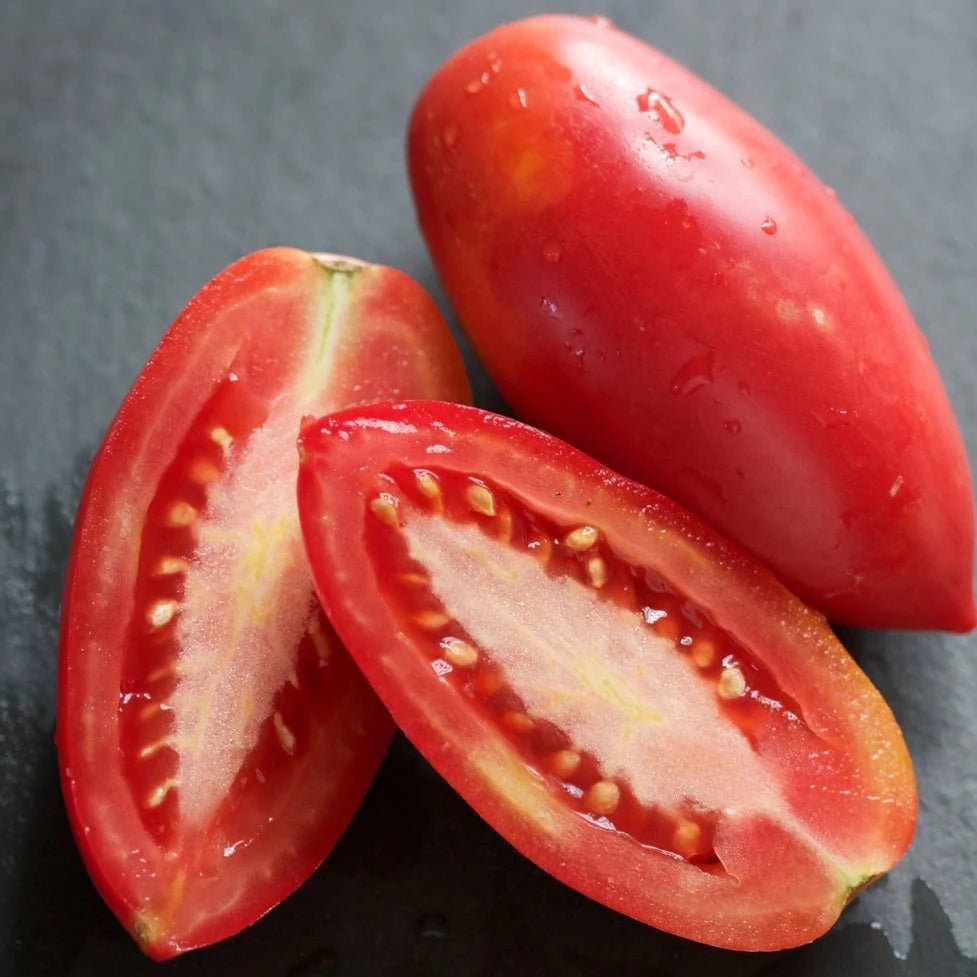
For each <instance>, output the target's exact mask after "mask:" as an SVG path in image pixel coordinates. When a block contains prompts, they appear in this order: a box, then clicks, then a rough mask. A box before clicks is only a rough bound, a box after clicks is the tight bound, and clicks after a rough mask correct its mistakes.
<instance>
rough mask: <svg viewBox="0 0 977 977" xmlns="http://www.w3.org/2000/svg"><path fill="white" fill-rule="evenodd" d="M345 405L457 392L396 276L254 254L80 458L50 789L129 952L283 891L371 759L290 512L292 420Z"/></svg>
mask: <svg viewBox="0 0 977 977" xmlns="http://www.w3.org/2000/svg"><path fill="white" fill-rule="evenodd" d="M378 354H380V355H378ZM386 361H390V364H391V365H389V366H388V365H387V362H386ZM354 388H355V392H357V393H360V394H362V395H363V396H362V399H366V400H368V399H370V397H371V396H375V395H376V394H377V393H381V394H382V393H384V392H385V393H386V394H387V395H388V396H389V395H390V394H393V393H399V394H403V393H404V392H405V391H411V392H414V393H417V394H427V395H435V396H443V397H448V398H450V397H457V398H460V399H467V397H468V391H467V385H466V382H465V379H464V374H463V371H462V369H461V364H460V358H459V357H458V354H457V351H456V350H455V348H454V346H453V344H452V343H451V340H450V337H449V334H448V332H447V329H446V327H445V325H444V323H443V321H442V320H441V319H440V317H439V316H438V314H437V312H436V310H435V309H434V307H433V304H432V303H431V302H430V300H429V299H428V298H427V297H426V296H425V295H424V294H423V293H422V292H421V290H420V289H419V287H418V286H416V285H415V284H414V283H413V282H411V281H410V280H409V279H407V278H406V277H405V276H402V275H400V274H399V273H397V272H394V271H392V270H391V269H383V268H379V267H376V266H370V265H366V264H363V263H361V262H353V261H350V260H348V259H338V258H334V257H315V256H312V255H308V254H305V253H303V252H298V251H292V250H288V249H276V250H272V251H266V252H259V253H257V254H255V255H251V256H249V257H247V258H244V259H242V260H241V261H239V262H237V263H236V264H235V265H232V266H231V267H230V268H229V269H227V270H226V271H225V272H223V273H222V274H221V275H220V276H218V277H217V278H216V279H215V280H214V281H213V282H211V283H210V285H208V286H207V287H206V288H205V289H204V290H203V291H202V292H201V293H200V295H198V296H197V298H195V299H194V300H193V302H191V304H190V305H189V306H188V307H187V309H186V310H185V311H184V313H183V314H182V315H181V317H180V318H179V319H178V320H177V321H176V323H175V324H174V326H173V327H172V329H171V330H170V332H169V333H168V334H167V335H166V337H165V338H164V340H163V342H162V343H161V344H160V347H159V348H158V349H157V351H156V353H154V355H153V357H152V358H151V360H150V362H149V363H148V364H147V366H146V368H145V369H144V371H143V373H142V374H141V375H140V377H139V379H138V380H137V382H136V385H135V387H134V388H133V391H132V392H131V393H130V395H129V397H128V398H127V399H126V401H125V402H124V403H123V405H122V408H121V409H120V412H119V415H118V416H117V418H116V420H115V421H114V422H113V425H112V427H111V428H110V430H109V432H108V434H107V435H106V439H105V441H104V442H103V446H102V448H101V450H100V452H99V455H98V456H97V458H96V460H95V463H94V464H93V468H92V472H91V475H90V477H89V481H88V484H87V486H86V489H85V494H84V496H83V500H82V504H81V506H80V509H79V516H78V522H77V525H76V535H75V540H74V545H73V552H72V559H71V565H70V568H69V573H68V579H67V585H66V593H65V601H64V611H63V627H62V651H61V674H60V680H59V717H58V746H59V753H60V757H61V763H62V780H63V784H64V789H65V796H66V800H67V803H68V809H69V814H70V815H71V818H72V823H73V827H74V829H75V833H76V836H77V838H78V841H79V846H80V848H81V850H82V853H83V855H84V857H85V860H86V863H87V864H88V867H89V870H90V871H91V873H92V876H93V879H94V880H95V882H96V884H97V885H98V887H99V889H100V891H101V892H102V894H103V896H104V897H105V898H106V900H107V902H108V903H109V905H110V906H111V908H112V909H113V911H115V913H116V914H117V915H118V916H119V918H120V920H121V921H122V922H123V924H124V925H125V926H126V927H127V929H129V930H130V932H132V933H133V935H134V936H135V937H136V938H137V939H138V941H139V942H140V944H141V946H142V947H143V949H144V950H146V952H147V953H149V954H150V955H151V956H154V957H157V958H165V957H169V956H173V955H174V954H177V953H180V952H182V951H184V950H187V949H191V948H193V947H195V946H201V945H204V944H207V943H211V942H214V941H215V940H218V939H221V938H223V937H225V936H229V935H231V934H232V933H234V932H237V931H238V930H240V929H242V928H243V927H245V926H247V925H249V924H250V923H252V922H254V920H255V919H257V918H258V917H259V916H260V915H262V914H263V913H265V912H267V911H268V910H269V909H270V908H271V907H272V906H274V905H275V904H276V903H277V902H279V901H280V900H281V899H282V898H284V896H286V895H288V894H289V893H290V892H291V891H292V890H294V889H295V888H296V887H297V886H298V885H299V884H300V883H301V882H302V881H303V880H304V879H305V878H306V877H307V876H308V874H309V873H310V872H311V871H312V870H313V869H314V868H315V867H316V866H317V865H318V864H319V862H320V861H321V860H322V859H323V858H324V857H325V855H326V854H327V853H328V851H329V850H330V849H331V848H332V846H333V845H334V844H335V842H336V841H337V840H338V838H339V836H340V834H341V833H342V831H343V829H344V828H345V826H346V824H347V823H348V821H349V819H350V818H351V817H352V815H353V812H354V811H355V809H356V807H357V805H358V803H359V801H360V799H361V797H362V796H363V793H364V792H365V791H366V788H367V786H368V785H369V783H370V780H371V779H372V776H373V773H374V771H375V770H376V768H377V766H378V764H379V762H380V760H381V758H382V756H383V754H384V752H385V749H386V745H387V743H388V742H389V739H390V735H391V732H392V726H391V723H390V719H389V716H388V715H387V714H386V712H385V710H384V709H383V707H382V705H381V704H380V703H379V701H378V700H377V699H376V697H375V695H374V694H373V693H372V692H371V690H370V689H369V687H368V685H367V684H366V683H365V681H364V680H363V678H362V677H361V675H360V674H359V672H358V671H357V669H356V668H355V666H354V665H353V663H352V661H351V660H350V659H349V657H348V655H347V654H346V652H345V650H344V649H343V647H342V645H341V643H340V642H339V641H338V640H337V639H336V636H335V633H334V632H333V630H332V628H331V626H330V625H329V624H328V622H327V621H326V619H325V617H324V615H323V614H322V611H321V610H320V609H319V607H318V605H317V602H316V600H315V594H314V590H313V586H312V580H311V573H310V570H309V566H308V562H307V559H306V557H305V554H304V549H303V545H302V540H301V533H300V528H299V522H298V513H297V509H296V503H295V498H294V475H295V471H296V468H297V459H296V456H295V448H294V436H295V431H296V430H297V429H298V425H299V421H300V419H301V417H302V416H303V414H306V413H309V412H313V411H322V410H329V409H330V408H333V407H337V406H341V405H343V404H348V403H350V402H357V401H358V400H359V399H361V398H360V397H357V396H355V395H351V394H353V391H354Z"/></svg>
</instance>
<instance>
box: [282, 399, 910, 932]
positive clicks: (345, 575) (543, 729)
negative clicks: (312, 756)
mask: <svg viewBox="0 0 977 977" xmlns="http://www.w3.org/2000/svg"><path fill="white" fill-rule="evenodd" d="M300 443H301V449H300V450H301V453H302V457H303V460H302V463H301V465H300V468H299V513H300V518H301V521H302V532H303V536H304V538H305V542H306V549H307V552H308V555H309V558H310V562H311V564H312V571H313V576H314V578H315V583H316V587H317V590H318V593H319V596H320V599H321V600H322V602H323V606H324V607H325V608H326V611H327V612H328V614H329V617H330V619H331V620H332V622H333V624H334V626H335V628H336V630H337V632H338V633H339V635H340V636H341V638H342V639H343V641H344V642H346V645H347V647H348V648H349V650H350V652H351V654H352V655H353V658H354V659H355V660H356V662H357V664H358V665H359V666H360V668H361V669H362V670H363V673H364V674H365V675H366V677H367V678H368V679H369V681H370V683H371V684H372V686H373V687H374V689H375V690H376V691H377V693H378V694H379V696H380V698H381V699H382V700H383V701H384V704H385V705H386V706H387V708H388V709H389V710H390V712H391V714H392V715H393V717H394V719H395V720H396V722H397V723H398V724H399V725H400V727H401V728H402V729H403V730H404V732H405V733H406V734H407V735H408V736H409V737H410V739H411V740H412V741H413V742H414V744H415V745H416V746H417V747H418V749H419V750H420V751H421V752H422V753H423V754H424V755H425V756H426V757H427V758H428V760H429V761H430V762H431V763H432V764H433V765H434V766H435V767H436V768H437V769H438V770H439V771H440V773H441V774H442V775H443V776H444V777H445V778H446V779H447V780H448V782H449V783H451V784H452V786H454V787H455V789H456V790H457V791H458V792H459V793H460V794H461V795H462V796H463V797H464V798H465V799H466V800H467V801H468V802H469V803H470V804H471V805H472V807H474V808H475V810H476V811H478V813H479V814H480V815H481V816H482V817H483V818H485V820H486V821H488V822H489V824H491V825H492V826H493V827H494V828H495V829H496V830H497V831H499V832H500V833H501V834H502V835H503V836H504V837H506V838H507V839H508V840H509V841H510V842H511V843H512V844H513V845H515V847H516V848H518V849H519V850H520V851H521V852H522V853H523V854H525V855H527V856H528V857H529V858H531V859H532V860H533V861H534V862H536V864H537V865H539V866H541V867H542V868H543V869H545V870H546V871H547V872H550V873H551V874H552V875H555V876H556V877H557V878H558V879H561V880H562V881H564V882H566V883H567V884H569V885H571V886H573V887H574V888H575V889H578V890H579V891H580V892H582V893H584V894H586V895H588V896H590V897H592V898H594V899H597V900H599V901H600V902H602V903H605V904H606V905H608V906H611V907H612V908H614V909H617V910H619V911H621V912H623V913H627V914H628V915H630V916H633V917H635V918H636V919H640V920H642V921H644V922H646V923H650V924H652V925H654V926H657V927H660V928H662V929H666V930H669V931H671V932H673V933H677V934H679V935H681V936H685V937H689V938H691V939H694V940H700V941H702V942H705V943H711V944H715V945H717V946H724V947H733V948H738V949H744V950H773V949H777V948H781V947H788V946H793V945H795V944H799V943H803V942H805V941H808V940H811V939H813V938H814V937H816V936H818V935H819V934H820V933H822V932H823V931H824V930H825V929H827V928H828V927H829V926H830V925H831V923H832V922H833V921H834V920H835V919H836V918H837V916H838V914H839V912H841V910H842V908H843V907H844V906H845V904H846V902H847V901H848V900H849V899H850V898H851V897H852V895H853V894H854V893H855V892H857V891H858V890H859V888H860V887H862V886H863V885H865V884H866V883H867V882H869V881H871V880H872V879H873V878H875V877H876V876H878V875H879V874H880V873H882V872H885V871H887V870H888V869H889V868H890V867H891V866H892V865H893V864H894V863H895V862H896V861H897V859H898V858H899V857H900V856H901V855H902V853H903V852H904V851H905V849H906V846H907V845H908V844H909V840H910V837H911V835H912V831H913V825H914V823H915V816H916V794H915V785H914V780H913V774H912V766H911V764H910V760H909V756H908V755H907V753H906V748H905V746H904V744H903V740H902V736H901V734H900V732H899V728H898V727H897V726H896V723H895V720H894V719H893V717H892V714H891V713H890V712H889V709H888V707H887V706H886V704H885V703H884V702H883V700H882V698H881V697H880V696H879V694H878V692H876V690H875V689H874V688H873V687H872V685H871V684H870V683H869V681H868V679H867V678H866V677H865V675H864V674H863V673H862V672H861V671H860V670H859V669H858V666H857V665H856V664H855V663H854V662H853V661H852V659H851V658H849V657H848V655H847V653H846V652H845V650H844V649H843V648H842V647H841V645H840V644H839V643H838V642H837V640H836V639H835V637H834V635H833V634H832V632H831V630H830V629H829V628H828V626H827V624H826V623H825V620H824V618H823V617H822V616H821V615H820V614H818V613H816V612H814V611H811V610H809V609H808V608H806V607H805V606H804V605H803V604H801V603H800V602H799V601H798V600H797V599H796V598H795V597H793V596H792V595H791V594H790V593H788V592H787V591H786V590H785V589H784V588H783V586H782V585H781V584H779V583H778V582H777V580H776V579H775V578H774V577H773V575H772V574H771V573H770V572H769V571H767V570H765V569H764V568H762V567H761V566H760V565H759V564H757V563H756V562H754V561H753V560H752V558H749V557H747V556H746V555H745V554H743V553H742V552H741V551H739V550H738V549H737V548H735V547H734V546H733V545H731V544H728V543H726V542H724V541H723V540H722V539H720V538H719V537H718V536H716V535H715V534H714V533H713V532H712V531H711V530H709V529H707V528H706V527H705V526H704V525H703V524H702V523H700V522H699V521H698V520H697V519H695V518H694V517H692V516H690V515H689V514H688V513H686V512H684V511H683V510H681V509H679V508H678V507H677V506H675V505H674V504H673V503H671V502H669V501H668V500H667V499H665V498H663V497H662V496H660V495H658V494H657V493H655V492H653V491H651V490H650V489H646V488H644V487H642V486H640V485H638V484H637V483H635V482H631V481H627V480H625V479H624V478H621V477H620V476H618V475H615V474H614V473H613V472H611V471H608V470H607V469H606V468H603V467H601V466H600V465H598V464H597V463H596V462H594V461H592V460H591V459H590V458H588V457H587V456H586V455H583V454H581V453H580V452H579V451H577V450H575V449H573V448H571V447H570V446H569V445H566V444H564V443H562V442H561V441H558V440H556V439H555V438H553V437H551V436H550V435H546V434H542V433H540V432H538V431H535V430H533V429H531V428H528V427H525V426H523V425H521V424H519V423H517V422H515V421H510V420H506V419H503V418H501V417H498V416H496V415H492V414H487V413H485V412H482V411H478V410H475V409H474V408H464V407H456V406H451V405H447V404H425V403H414V404H394V405H378V406H374V407H370V408H366V409H362V410H353V411H344V412H342V413H339V414H334V415H333V416H332V417H329V418H324V419H323V420H322V421H318V422H309V423H308V424H307V425H306V426H305V428H304V431H303V434H302V438H301V442H300ZM335 568H342V571H341V573H340V571H339V570H338V569H335Z"/></svg>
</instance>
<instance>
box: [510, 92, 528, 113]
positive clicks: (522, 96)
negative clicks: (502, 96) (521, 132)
mask: <svg viewBox="0 0 977 977" xmlns="http://www.w3.org/2000/svg"><path fill="white" fill-rule="evenodd" d="M509 105H510V106H512V108H514V109H524V108H526V106H528V105H529V99H528V98H527V97H526V91H525V89H523V88H517V89H516V90H515V91H514V92H513V93H512V94H511V95H510V96H509Z"/></svg>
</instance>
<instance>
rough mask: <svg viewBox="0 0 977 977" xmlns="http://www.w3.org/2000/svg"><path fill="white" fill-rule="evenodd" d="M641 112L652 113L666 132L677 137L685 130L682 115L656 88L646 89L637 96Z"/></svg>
mask: <svg viewBox="0 0 977 977" xmlns="http://www.w3.org/2000/svg"><path fill="white" fill-rule="evenodd" d="M635 101H636V102H637V103H638V111H639V112H652V113H654V116H655V118H656V119H657V120H658V124H659V125H660V126H661V127H662V128H663V129H664V130H665V131H666V132H670V133H672V135H673V136H677V135H678V134H679V133H680V132H681V131H682V130H683V129H684V128H685V119H684V118H683V116H682V113H681V112H679V110H678V109H677V108H676V107H675V106H674V105H673V104H672V100H671V99H670V98H669V97H668V96H667V95H663V94H662V93H661V92H658V91H655V89H654V88H646V89H645V90H644V91H643V92H641V93H640V94H639V95H636V96H635Z"/></svg>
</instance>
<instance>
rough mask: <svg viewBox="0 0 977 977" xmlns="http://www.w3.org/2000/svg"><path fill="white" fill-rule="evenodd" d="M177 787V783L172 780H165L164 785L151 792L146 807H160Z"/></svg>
mask: <svg viewBox="0 0 977 977" xmlns="http://www.w3.org/2000/svg"><path fill="white" fill-rule="evenodd" d="M176 786H177V783H176V781H175V780H173V779H172V778H169V779H167V780H164V781H163V783H161V784H159V786H157V787H154V788H153V789H152V790H151V791H150V792H149V796H148V797H147V798H146V807H149V808H154V807H159V806H160V805H161V804H162V803H163V801H165V800H166V796H167V794H169V792H170V791H171V790H173V788H174V787H176Z"/></svg>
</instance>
